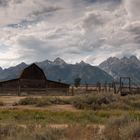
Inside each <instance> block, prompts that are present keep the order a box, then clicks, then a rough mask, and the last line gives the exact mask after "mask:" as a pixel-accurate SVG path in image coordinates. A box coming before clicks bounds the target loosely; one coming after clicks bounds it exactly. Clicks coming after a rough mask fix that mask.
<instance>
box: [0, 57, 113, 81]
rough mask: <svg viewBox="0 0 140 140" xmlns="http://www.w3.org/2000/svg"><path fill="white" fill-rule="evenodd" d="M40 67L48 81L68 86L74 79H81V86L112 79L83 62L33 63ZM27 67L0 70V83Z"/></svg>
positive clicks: (24, 64)
mask: <svg viewBox="0 0 140 140" xmlns="http://www.w3.org/2000/svg"><path fill="white" fill-rule="evenodd" d="M35 63H36V64H37V65H38V66H39V67H41V68H42V69H43V71H44V73H45V75H46V77H47V79H49V80H54V81H61V82H65V83H69V84H73V83H74V79H75V78H77V77H80V78H81V83H82V84H85V83H87V84H95V83H97V82H101V83H104V82H105V81H106V82H111V81H112V80H113V77H112V76H110V75H109V74H108V73H106V72H105V71H103V70H101V69H100V68H98V67H95V66H91V65H90V64H87V63H85V62H83V61H81V62H80V63H76V64H68V63H66V62H65V61H64V60H63V59H61V58H56V59H55V60H54V61H50V60H45V61H42V62H35ZM27 66H28V65H27V64H26V63H21V64H19V65H17V66H14V67H10V68H7V69H2V68H0V81H5V80H10V79H15V78H18V77H19V76H20V74H21V72H22V71H23V69H24V68H26V67H27Z"/></svg>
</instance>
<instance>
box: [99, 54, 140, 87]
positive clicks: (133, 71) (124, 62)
mask: <svg viewBox="0 0 140 140" xmlns="http://www.w3.org/2000/svg"><path fill="white" fill-rule="evenodd" d="M99 68H101V69H102V70H104V71H106V72H107V73H108V74H110V75H111V76H112V77H113V78H114V79H116V80H119V78H120V77H130V78H131V81H132V83H133V84H135V85H136V84H140V60H139V59H138V58H137V57H136V56H130V57H129V58H128V57H123V58H121V59H119V58H116V57H110V58H108V59H107V60H106V61H104V62H102V63H101V64H100V65H99Z"/></svg>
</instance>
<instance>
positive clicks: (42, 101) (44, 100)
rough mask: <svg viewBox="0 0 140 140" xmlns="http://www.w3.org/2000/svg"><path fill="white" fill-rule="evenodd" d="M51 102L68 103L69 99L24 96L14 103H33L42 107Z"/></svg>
mask: <svg viewBox="0 0 140 140" xmlns="http://www.w3.org/2000/svg"><path fill="white" fill-rule="evenodd" d="M52 104H59V105H64V104H70V101H69V100H68V99H62V98H56V97H42V98H32V97H28V98H24V99H21V100H20V101H19V102H18V103H16V104H14V105H35V106H37V107H43V106H48V105H52Z"/></svg>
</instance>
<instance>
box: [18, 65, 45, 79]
mask: <svg viewBox="0 0 140 140" xmlns="http://www.w3.org/2000/svg"><path fill="white" fill-rule="evenodd" d="M30 67H35V68H37V69H39V70H40V71H41V73H42V74H43V76H44V78H45V79H46V80H47V78H46V76H45V73H44V71H43V70H42V69H41V68H40V67H39V66H38V65H36V64H35V63H33V64H31V65H30V66H28V67H26V68H25V69H24V70H23V71H22V72H21V74H20V76H19V79H20V78H21V77H22V76H23V74H24V72H25V71H26V70H28V69H29V68H30Z"/></svg>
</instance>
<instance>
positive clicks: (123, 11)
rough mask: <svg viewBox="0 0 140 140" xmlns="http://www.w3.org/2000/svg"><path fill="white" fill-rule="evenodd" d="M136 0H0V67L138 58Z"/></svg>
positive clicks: (138, 0)
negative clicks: (21, 63)
mask: <svg viewBox="0 0 140 140" xmlns="http://www.w3.org/2000/svg"><path fill="white" fill-rule="evenodd" d="M139 13H140V0H0V66H2V67H9V66H12V65H16V64H18V63H20V62H22V61H24V62H26V63H32V62H34V61H42V60H45V59H49V60H54V59H55V58H56V57H61V58H63V59H65V61H66V62H70V63H75V62H79V61H81V60H84V61H85V62H88V63H90V64H92V65H98V64H99V63H100V62H102V61H103V60H105V59H107V58H108V57H110V56H116V57H123V56H130V55H136V56H137V57H138V58H139V57H140V14H139Z"/></svg>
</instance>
